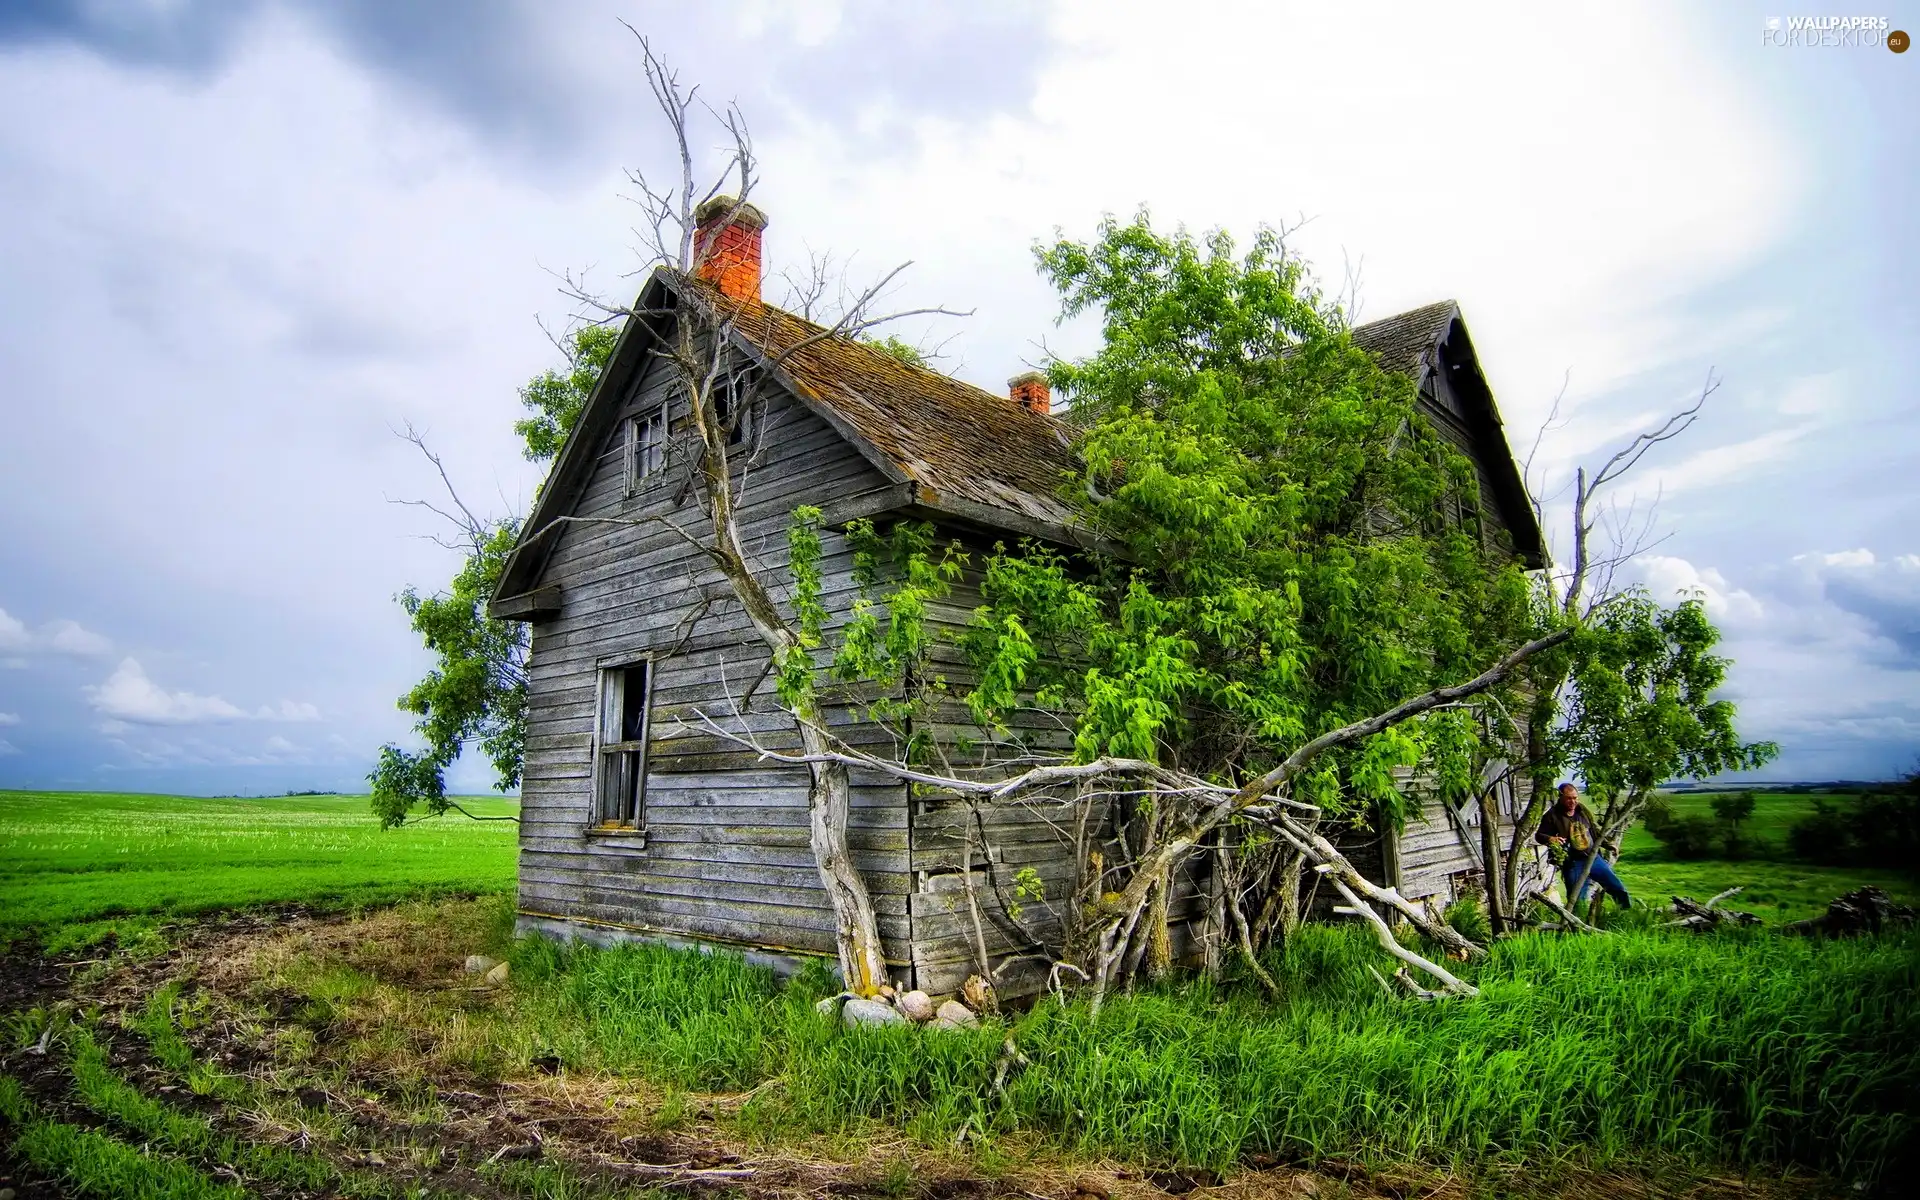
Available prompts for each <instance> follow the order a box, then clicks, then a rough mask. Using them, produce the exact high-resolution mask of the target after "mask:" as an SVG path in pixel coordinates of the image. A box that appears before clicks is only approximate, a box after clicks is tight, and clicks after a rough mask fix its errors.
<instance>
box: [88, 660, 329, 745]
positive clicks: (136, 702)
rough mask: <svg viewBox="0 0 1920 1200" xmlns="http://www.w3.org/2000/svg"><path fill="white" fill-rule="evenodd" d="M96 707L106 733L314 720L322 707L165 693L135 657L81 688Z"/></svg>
mask: <svg viewBox="0 0 1920 1200" xmlns="http://www.w3.org/2000/svg"><path fill="white" fill-rule="evenodd" d="M83 690H84V691H85V692H86V694H87V697H88V699H89V700H90V701H91V702H92V704H93V708H94V711H96V712H99V713H101V714H104V715H105V716H107V717H108V718H110V720H109V721H108V722H107V723H106V724H104V725H103V726H102V727H101V732H103V733H108V734H109V735H112V734H117V733H120V732H123V731H124V724H123V723H131V724H135V725H202V724H214V723H219V722H226V721H317V720H319V719H320V710H319V709H318V708H316V707H314V706H313V705H311V704H306V703H301V702H298V701H293V700H282V701H281V702H280V703H279V704H278V705H277V706H266V705H263V706H261V707H260V708H257V709H255V710H254V711H252V712H247V711H246V710H244V709H242V708H240V707H239V706H237V705H235V704H233V703H231V702H230V701H228V700H225V699H223V698H222V697H219V696H201V695H197V694H195V693H193V692H186V691H180V692H169V691H167V690H166V689H165V688H163V687H161V686H160V685H159V684H157V683H155V682H154V681H153V680H152V679H150V678H148V676H147V672H146V668H144V667H142V666H141V665H140V662H139V660H138V659H134V658H124V659H121V660H120V665H119V667H117V668H115V670H114V672H113V674H112V675H110V676H108V677H107V680H106V682H104V683H101V684H98V685H95V686H91V687H87V688H85V689H83Z"/></svg>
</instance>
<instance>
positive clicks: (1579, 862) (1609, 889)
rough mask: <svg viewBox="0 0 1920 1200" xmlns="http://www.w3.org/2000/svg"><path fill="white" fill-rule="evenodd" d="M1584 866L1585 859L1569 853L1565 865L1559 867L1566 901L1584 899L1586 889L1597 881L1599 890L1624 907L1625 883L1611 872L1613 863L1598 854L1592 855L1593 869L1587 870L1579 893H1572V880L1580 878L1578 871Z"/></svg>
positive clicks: (1573, 902)
mask: <svg viewBox="0 0 1920 1200" xmlns="http://www.w3.org/2000/svg"><path fill="white" fill-rule="evenodd" d="M1586 866H1587V860H1586V859H1584V858H1578V857H1575V856H1574V855H1571V854H1569V855H1568V856H1567V861H1566V865H1565V866H1562V867H1561V868H1560V882H1561V883H1562V884H1564V885H1565V886H1566V889H1567V896H1568V897H1569V899H1568V901H1567V903H1569V904H1575V903H1578V902H1579V901H1581V900H1585V899H1586V898H1587V893H1588V891H1590V890H1592V888H1593V885H1594V884H1596V883H1597V884H1599V885H1600V890H1602V891H1604V892H1605V893H1606V894H1607V895H1609V896H1612V897H1613V902H1614V903H1615V904H1618V905H1619V906H1620V907H1621V908H1626V907H1627V906H1628V903H1629V901H1628V898H1627V888H1626V885H1625V884H1623V883H1621V882H1620V877H1619V876H1618V875H1615V874H1614V873H1613V864H1612V863H1610V862H1608V861H1607V860H1606V857H1605V856H1604V855H1600V854H1596V855H1594V856H1593V870H1591V871H1588V872H1587V882H1586V883H1584V884H1582V885H1581V888H1580V895H1579V896H1578V897H1575V896H1574V895H1573V884H1574V881H1575V880H1577V879H1579V878H1580V872H1581V871H1583V870H1586Z"/></svg>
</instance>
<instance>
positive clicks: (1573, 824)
mask: <svg viewBox="0 0 1920 1200" xmlns="http://www.w3.org/2000/svg"><path fill="white" fill-rule="evenodd" d="M1533 840H1534V841H1536V842H1539V843H1540V844H1541V845H1542V846H1545V847H1547V848H1548V852H1549V853H1551V854H1552V855H1553V858H1554V861H1555V862H1556V863H1558V864H1559V867H1560V879H1561V881H1562V882H1563V883H1565V884H1566V888H1567V903H1568V904H1575V903H1578V902H1579V901H1581V900H1585V899H1586V898H1587V884H1580V895H1579V896H1577V897H1576V896H1575V895H1574V894H1573V888H1574V884H1576V883H1578V882H1579V880H1580V876H1581V874H1582V873H1585V874H1586V876H1587V880H1588V883H1597V884H1599V885H1600V887H1601V888H1602V889H1603V890H1604V891H1605V892H1606V893H1607V895H1609V896H1612V897H1613V901H1614V903H1615V904H1618V905H1619V906H1620V907H1621V908H1626V907H1628V906H1629V905H1630V904H1631V903H1632V899H1631V898H1630V897H1629V896H1628V895H1627V889H1626V885H1624V884H1622V883H1621V882H1620V877H1619V876H1618V875H1615V874H1614V873H1613V864H1612V863H1610V862H1608V861H1607V858H1606V856H1605V855H1604V854H1601V853H1600V833H1599V830H1598V828H1597V827H1596V826H1595V825H1594V823H1593V813H1592V812H1590V811H1588V809H1587V806H1586V805H1584V804H1582V803H1580V791H1579V789H1578V788H1576V787H1574V786H1573V785H1572V784H1571V783H1563V784H1561V785H1560V798H1559V800H1558V802H1556V803H1555V804H1554V806H1553V807H1552V808H1549V809H1548V810H1547V814H1546V816H1544V817H1541V818H1540V831H1539V832H1538V833H1536V834H1534V835H1533ZM1555 847H1558V849H1555ZM1589 862H1591V863H1592V864H1593V865H1592V866H1591V867H1589V866H1588V865H1587V864H1588V863H1589Z"/></svg>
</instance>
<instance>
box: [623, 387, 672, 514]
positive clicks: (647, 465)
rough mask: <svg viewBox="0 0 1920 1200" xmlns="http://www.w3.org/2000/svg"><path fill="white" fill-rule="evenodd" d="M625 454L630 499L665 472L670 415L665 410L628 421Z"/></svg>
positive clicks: (655, 410) (630, 418)
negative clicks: (646, 483) (642, 484)
mask: <svg viewBox="0 0 1920 1200" xmlns="http://www.w3.org/2000/svg"><path fill="white" fill-rule="evenodd" d="M625 453H626V467H627V470H626V475H627V495H629V496H631V495H633V494H634V492H635V491H637V490H638V489H639V488H640V486H641V483H642V481H644V480H646V479H647V478H648V477H650V476H653V475H658V474H659V473H660V472H661V471H663V470H665V469H666V466H667V413H666V410H665V409H664V408H656V409H654V410H653V411H652V412H650V413H643V414H641V415H640V416H637V417H629V418H628V419H627V426H626V446H625Z"/></svg>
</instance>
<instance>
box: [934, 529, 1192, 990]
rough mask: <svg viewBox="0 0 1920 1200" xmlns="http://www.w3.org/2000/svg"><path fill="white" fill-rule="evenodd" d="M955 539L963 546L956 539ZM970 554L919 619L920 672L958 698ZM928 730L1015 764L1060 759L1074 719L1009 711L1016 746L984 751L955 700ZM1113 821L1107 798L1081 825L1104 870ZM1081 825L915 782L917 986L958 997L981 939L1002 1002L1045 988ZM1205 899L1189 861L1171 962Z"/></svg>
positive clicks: (1068, 817) (976, 756)
mask: <svg viewBox="0 0 1920 1200" xmlns="http://www.w3.org/2000/svg"><path fill="white" fill-rule="evenodd" d="M960 540H961V541H962V544H963V545H966V544H967V543H968V539H967V538H966V537H965V536H964V535H961V536H960ZM969 550H970V554H971V564H972V565H971V566H970V568H969V569H968V570H967V571H966V572H964V573H963V575H962V577H961V578H960V579H959V580H957V581H956V582H955V583H954V585H953V589H952V592H951V594H950V595H949V596H948V597H947V598H946V599H944V600H942V601H939V602H936V603H932V604H929V606H928V610H927V623H928V625H929V627H930V628H931V629H932V630H933V632H934V634H935V639H934V649H933V651H932V653H931V654H930V656H929V662H928V665H927V669H928V670H929V671H932V672H934V673H936V674H938V675H939V676H940V677H942V678H943V679H945V681H946V682H947V685H948V688H949V694H950V695H961V694H964V693H965V691H966V690H967V688H969V687H970V686H971V685H972V683H973V681H974V672H973V670H972V668H971V666H970V664H969V663H968V662H967V661H966V658H965V656H964V655H963V654H962V653H961V651H960V649H959V647H958V646H957V645H956V644H954V639H956V638H957V637H958V636H959V635H960V634H962V633H963V632H964V631H965V630H966V628H967V626H968V625H969V623H970V622H971V621H972V616H973V611H974V609H975V608H977V607H978V606H979V605H980V604H981V603H983V597H982V596H981V594H980V591H979V586H980V574H979V571H978V570H977V566H978V564H979V563H980V562H981V560H982V559H983V558H984V557H985V554H986V552H987V548H986V546H985V545H984V544H973V545H970V546H969ZM933 725H934V732H935V734H936V736H938V737H939V738H940V739H941V740H942V741H943V742H945V743H946V744H949V745H952V744H956V743H957V742H958V741H959V740H960V739H962V738H965V739H968V740H971V741H973V742H975V743H976V744H978V745H979V746H980V747H981V748H979V749H976V750H975V751H974V753H973V755H972V756H971V757H970V758H969V759H967V761H970V762H973V763H979V762H981V761H992V760H994V759H1005V758H1008V757H1012V756H1014V755H1017V754H1019V753H1020V752H1021V748H1022V747H1025V748H1027V749H1029V750H1032V751H1040V752H1044V753H1050V754H1060V755H1064V754H1067V753H1069V752H1070V751H1071V750H1072V747H1073V735H1072V729H1071V721H1070V720H1069V719H1063V718H1058V717H1055V716H1050V715H1048V714H1045V713H1039V712H1020V713H1015V714H1014V715H1013V716H1012V717H1011V718H1010V719H1009V726H1010V733H1011V735H1012V737H1013V738H1014V739H1017V744H1003V745H999V746H987V745H986V741H987V738H988V735H987V733H986V731H985V730H982V729H980V728H978V727H977V726H975V725H974V724H973V721H972V717H971V715H970V714H969V713H968V711H967V709H966V706H965V705H964V704H961V703H960V702H958V701H957V700H956V701H950V702H948V703H946V704H944V705H942V706H941V708H940V710H939V711H938V713H937V714H936V716H935V719H934V722H933ZM1111 817H1112V814H1111V811H1110V809H1109V807H1108V805H1107V804H1106V803H1104V802H1102V803H1096V804H1094V805H1093V806H1092V808H1091V809H1090V811H1089V812H1088V814H1087V822H1086V827H1087V831H1088V842H1089V845H1090V846H1091V848H1093V849H1097V850H1099V851H1100V852H1101V854H1102V855H1103V857H1104V859H1105V861H1106V862H1109V863H1112V862H1115V861H1118V860H1119V857H1120V856H1119V853H1118V847H1117V846H1116V845H1115V844H1114V842H1113V840H1112V836H1111V830H1110V821H1111ZM1078 820H1079V818H1078V810H1077V808H1076V807H1075V806H1074V805H1073V804H1072V803H1071V798H1070V796H1067V795H1062V796H1059V797H1046V796H1036V797H1033V798H1030V799H1029V800H1027V801H1026V802H1023V803H1020V804H1012V805H981V806H977V807H976V806H972V805H969V804H968V803H967V802H966V801H964V800H962V799H959V798H957V797H953V796H951V795H947V794H944V793H942V792H940V791H938V790H936V789H933V788H929V787H925V786H921V785H915V787H914V789H913V794H912V813H911V826H910V830H909V834H910V838H911V843H912V847H913V869H914V874H915V887H914V893H913V896H912V903H911V915H912V919H913V964H914V980H915V983H916V985H917V986H919V987H922V988H925V989H926V990H928V991H930V992H935V993H944V992H952V991H956V990H957V989H958V988H959V987H960V985H961V984H962V983H963V982H965V980H966V978H967V976H969V975H972V974H975V973H977V972H978V971H979V970H980V966H979V944H980V942H982V941H984V942H985V945H986V952H987V957H988V960H989V962H990V963H991V964H992V967H993V970H994V972H995V973H996V974H997V977H996V979H995V981H994V982H995V987H996V988H997V989H998V992H999V994H1000V996H1001V997H1002V998H1003V999H1018V998H1021V997H1024V996H1028V995H1031V994H1033V993H1035V992H1038V991H1040V990H1042V989H1043V988H1045V986H1046V984H1047V971H1048V968H1049V965H1050V960H1051V959H1052V957H1054V956H1055V955H1057V954H1058V953H1059V951H1060V949H1061V947H1062V942H1063V940H1064V936H1065V932H1066V925H1065V919H1066V917H1067V915H1068V913H1067V905H1068V904H1070V903H1071V892H1072V889H1073V885H1074V882H1075V878H1076V875H1077V873H1078V870H1079V863H1078V850H1077V848H1076V845H1075V838H1076V836H1077V833H1078V830H1079V824H1078ZM969 846H970V848H969ZM968 861H970V862H971V865H972V870H971V872H970V875H971V882H972V894H971V897H970V896H969V892H968V877H969V876H968V873H963V869H962V868H963V864H964V863H966V862H968ZM1023 870H1030V871H1031V872H1032V876H1030V877H1029V878H1032V877H1033V876H1037V878H1038V880H1039V883H1040V887H1041V894H1040V895H1039V896H1037V897H1036V896H1033V895H1031V894H1029V895H1025V896H1022V895H1018V894H1016V891H1015V887H1016V877H1017V876H1018V875H1019V873H1020V872H1021V871H1023ZM1205 895H1206V885H1205V871H1204V866H1203V865H1202V860H1199V859H1196V860H1194V861H1192V862H1190V863H1189V865H1188V868H1187V869H1186V870H1184V871H1183V872H1182V873H1181V874H1180V876H1179V877H1178V878H1177V880H1176V884H1175V889H1174V898H1173V901H1172V904H1171V908H1170V912H1171V915H1172V917H1173V935H1174V953H1175V955H1176V956H1178V957H1181V958H1188V957H1191V956H1193V955H1194V954H1196V953H1197V949H1198V943H1197V941H1196V932H1197V931H1196V929H1195V928H1194V926H1195V924H1196V923H1197V922H1198V921H1199V920H1201V919H1202V917H1203V915H1204V914H1203V908H1204V900H1205ZM975 905H977V906H978V913H979V919H980V928H979V930H978V932H976V930H975V926H974V906H975Z"/></svg>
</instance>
